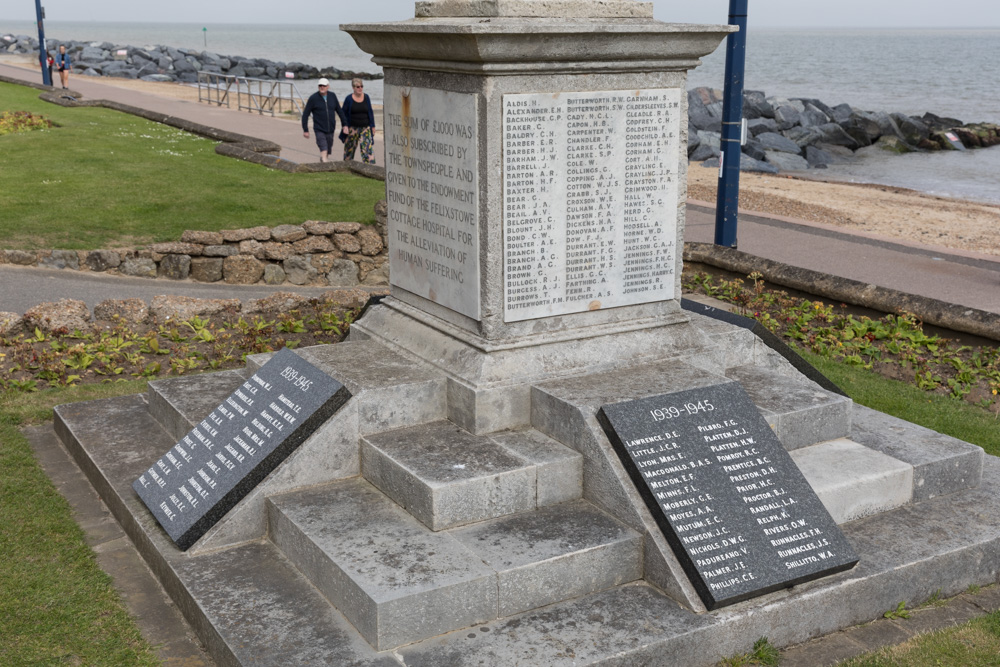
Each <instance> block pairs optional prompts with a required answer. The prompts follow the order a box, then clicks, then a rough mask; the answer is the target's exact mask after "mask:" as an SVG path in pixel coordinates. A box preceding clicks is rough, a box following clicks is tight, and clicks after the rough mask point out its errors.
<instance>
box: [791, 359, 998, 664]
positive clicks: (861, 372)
mask: <svg viewBox="0 0 1000 667" xmlns="http://www.w3.org/2000/svg"><path fill="white" fill-rule="evenodd" d="M797 352H798V353H799V354H800V355H802V357H803V358H805V360H806V361H808V362H809V363H810V364H812V365H813V366H815V367H816V368H817V369H818V370H819V371H820V372H821V373H823V375H825V376H826V377H828V378H830V380H832V381H833V382H834V383H835V384H836V385H837V386H838V387H840V388H841V389H843V390H844V392H845V393H847V394H848V395H849V396H850V397H851V398H852V399H853V400H854V402H855V403H859V404H861V405H864V406H867V407H869V408H872V409H874V410H878V411H879V412H885V413H887V414H890V415H893V416H895V417H899V418H900V419H905V420H906V421H908V422H912V423H914V424H919V425H921V426H925V427H927V428H929V429H931V430H934V431H938V432H939V433H945V434H947V435H950V436H953V437H955V438H958V439H959V440H965V441H966V442H971V443H973V444H976V445H979V446H980V447H982V448H983V449H984V450H986V453H987V454H992V455H993V456H1000V420H998V419H997V415H994V414H992V413H991V412H990V411H989V410H986V409H984V408H981V407H977V406H975V405H970V404H968V403H963V402H962V401H959V400H956V399H954V398H951V397H950V396H947V395H943V394H930V393H928V392H926V391H923V390H921V389H918V388H917V387H915V386H913V385H912V384H909V383H906V382H900V381H899V380H889V379H887V378H884V377H882V376H881V375H879V374H878V373H874V372H872V371H867V370H865V369H863V368H861V367H858V366H853V365H848V364H845V363H841V362H837V361H833V360H831V359H829V358H826V357H821V356H819V355H816V354H812V353H811V352H807V351H804V350H797ZM998 664H1000V662H998Z"/></svg>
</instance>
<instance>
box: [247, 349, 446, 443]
mask: <svg viewBox="0 0 1000 667" xmlns="http://www.w3.org/2000/svg"><path fill="white" fill-rule="evenodd" d="M295 352H296V354H298V355H299V356H300V357H302V358H303V359H305V360H306V361H308V362H309V363H310V364H312V365H313V366H316V367H317V368H319V369H320V370H322V371H323V372H324V373H326V374H327V375H329V376H330V377H332V378H334V379H336V380H337V381H338V382H340V383H341V384H343V385H344V386H345V387H347V389H348V390H350V392H351V395H352V396H353V398H352V399H351V400H352V401H354V403H355V404H356V405H357V407H358V427H359V430H360V432H361V433H362V434H368V433H380V432H382V431H389V430H392V429H397V428H403V427H406V426H415V425H417V424H426V423H427V422H432V421H435V420H438V419H444V418H445V417H446V416H447V409H448V408H447V379H446V378H445V377H444V376H442V375H441V374H440V373H437V372H435V370H434V369H433V368H431V367H430V366H428V365H426V364H423V363H421V362H418V361H414V360H413V359H409V358H406V357H403V356H401V355H399V354H396V353H395V352H392V351H391V350H388V349H386V348H385V347H383V346H381V345H378V344H377V343H374V342H372V341H368V340H360V341H344V342H342V343H337V344H336V345H315V346H312V347H304V348H301V349H298V350H295ZM272 356H273V353H266V354H255V355H253V356H250V357H247V369H246V374H247V375H249V374H252V373H253V372H255V371H256V370H257V369H258V368H260V367H261V366H263V365H264V364H265V363H266V362H267V360H268V359H270V358H271V357H272Z"/></svg>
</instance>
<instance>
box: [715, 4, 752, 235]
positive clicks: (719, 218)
mask: <svg viewBox="0 0 1000 667" xmlns="http://www.w3.org/2000/svg"><path fill="white" fill-rule="evenodd" d="M729 24H730V25H736V26H739V28H740V29H739V32H734V33H730V35H729V37H727V38H726V83H725V92H724V94H723V98H722V150H721V154H720V155H719V163H720V164H719V192H718V197H717V199H716V204H715V245H721V246H726V247H729V248H735V247H736V219H737V212H738V210H739V200H740V151H741V143H742V142H741V139H742V136H741V135H742V130H743V70H744V67H745V65H746V52H747V0H729Z"/></svg>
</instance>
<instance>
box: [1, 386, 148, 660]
mask: <svg viewBox="0 0 1000 667" xmlns="http://www.w3.org/2000/svg"><path fill="white" fill-rule="evenodd" d="M144 386H145V381H133V382H129V383H121V384H106V385H87V386H82V387H75V388H73V389H68V390H66V389H57V390H52V391H47V392H40V393H35V394H30V395H29V394H14V393H7V394H4V395H3V396H0V582H2V584H0V665H4V666H5V667H6V666H14V665H62V664H66V665H156V664H159V661H158V660H157V659H156V656H155V654H154V653H153V650H152V648H151V647H150V646H149V644H148V643H147V642H146V641H145V639H143V637H142V636H141V634H140V633H139V630H138V629H137V628H136V626H135V623H134V622H133V621H132V618H131V617H130V616H129V614H128V612H127V611H126V609H125V607H124V605H123V604H122V602H121V600H120V598H119V596H118V593H117V592H116V591H115V589H114V588H113V587H112V585H111V580H110V578H109V577H108V576H107V575H106V574H105V573H104V572H103V571H102V570H101V569H100V567H98V565H97V560H96V558H95V556H94V553H93V551H91V550H90V548H89V547H88V546H87V544H86V543H85V542H84V539H83V532H82V531H81V530H80V528H79V527H78V526H77V525H76V523H75V522H74V521H73V517H72V515H71V512H70V508H69V505H68V503H67V502H66V500H65V499H64V498H63V497H62V496H61V495H59V493H58V492H57V491H56V489H55V487H54V486H53V485H52V483H51V482H50V481H49V479H48V478H47V477H46V476H45V473H44V472H42V469H41V468H40V467H39V465H38V463H37V462H36V461H35V458H34V456H33V454H32V452H31V448H30V447H29V445H28V441H27V440H26V439H25V438H24V436H23V435H21V433H20V432H19V431H18V427H20V426H25V425H28V424H32V423H39V422H41V421H45V420H48V419H51V418H52V406H54V405H57V404H59V403H65V402H67V401H82V400H91V399H95V398H103V397H107V396H112V395H118V394H122V393H134V392H138V391H141V390H142V389H143V388H144Z"/></svg>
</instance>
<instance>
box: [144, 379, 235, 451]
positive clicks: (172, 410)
mask: <svg viewBox="0 0 1000 667" xmlns="http://www.w3.org/2000/svg"><path fill="white" fill-rule="evenodd" d="M243 382H244V378H243V375H242V374H241V373H240V372H239V371H221V372H219V373H201V374H198V375H182V376H181V377H176V378H168V379H166V380H156V381H154V382H150V383H149V388H148V389H147V391H146V398H147V400H148V401H149V413H150V414H151V415H152V416H153V418H154V419H155V420H156V421H158V422H159V423H160V424H161V425H162V426H163V428H164V429H165V430H166V431H167V433H169V434H170V436H171V437H173V439H174V440H175V441H176V440H180V439H181V438H183V437H184V436H185V435H187V434H188V433H189V432H190V431H191V429H192V428H194V427H195V425H197V424H198V423H199V422H200V421H201V420H202V419H204V418H205V417H207V416H208V415H209V414H210V413H211V412H212V410H214V409H215V408H217V407H219V405H220V404H221V403H222V402H223V401H225V400H226V398H228V397H229V395H230V394H232V393H233V391H235V389H236V388H237V387H239V386H240V385H241V384H243Z"/></svg>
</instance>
